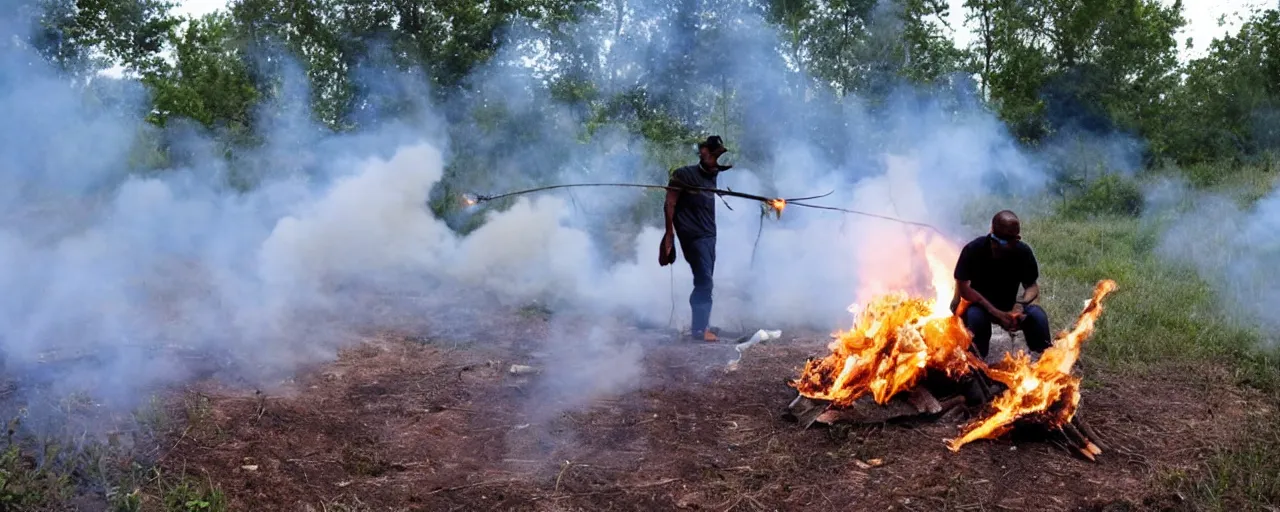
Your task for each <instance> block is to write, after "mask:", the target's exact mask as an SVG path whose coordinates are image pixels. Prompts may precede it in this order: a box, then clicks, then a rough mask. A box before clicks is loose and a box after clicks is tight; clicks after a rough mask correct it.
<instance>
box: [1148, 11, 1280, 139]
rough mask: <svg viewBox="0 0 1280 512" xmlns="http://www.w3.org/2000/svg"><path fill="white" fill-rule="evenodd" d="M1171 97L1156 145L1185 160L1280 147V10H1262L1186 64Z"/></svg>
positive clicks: (1156, 134)
mask: <svg viewBox="0 0 1280 512" xmlns="http://www.w3.org/2000/svg"><path fill="white" fill-rule="evenodd" d="M1185 73H1186V78H1185V81H1184V83H1183V85H1182V87H1181V88H1179V89H1177V90H1175V91H1174V93H1173V94H1172V95H1170V97H1169V101H1168V103H1169V110H1170V111H1171V112H1172V114H1173V115H1171V116H1169V119H1168V125H1167V127H1166V129H1164V130H1159V131H1157V132H1154V133H1153V134H1152V138H1153V143H1154V146H1155V147H1156V149H1158V150H1159V151H1161V152H1162V153H1165V154H1168V155H1170V156H1172V157H1174V158H1175V159H1176V160H1177V161H1178V162H1180V163H1183V164H1193V163H1204V162H1212V161H1215V160H1222V159H1240V158H1244V157H1248V156H1251V155H1255V154H1258V153H1260V152H1264V151H1267V150H1270V149H1275V148H1278V147H1280V119H1277V118H1275V117H1274V113H1275V112H1276V111H1277V109H1280V11H1277V10H1275V9H1271V10H1267V11H1261V12H1257V13H1255V14H1254V15H1253V17H1252V18H1251V19H1249V20H1248V21H1246V22H1245V23H1244V24H1243V25H1242V26H1241V27H1240V30H1239V32H1237V33H1236V34H1235V35H1228V36H1226V37H1223V38H1221V39H1216V40H1214V41H1213V42H1212V43H1210V44H1209V48H1208V51H1207V52H1206V55H1205V56H1204V57H1202V58H1199V59H1196V60H1194V61H1191V62H1190V63H1189V64H1188V65H1187V67H1186V71H1185Z"/></svg>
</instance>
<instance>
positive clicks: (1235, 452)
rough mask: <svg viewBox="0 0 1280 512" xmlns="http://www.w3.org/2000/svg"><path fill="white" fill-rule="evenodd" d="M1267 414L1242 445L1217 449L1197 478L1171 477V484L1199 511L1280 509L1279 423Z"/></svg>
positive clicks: (1255, 424) (1183, 475)
mask: <svg viewBox="0 0 1280 512" xmlns="http://www.w3.org/2000/svg"><path fill="white" fill-rule="evenodd" d="M1277 419H1280V418H1277V417H1276V414H1275V413H1274V412H1273V413H1271V414H1268V415H1266V417H1265V418H1262V419H1260V420H1258V421H1255V422H1254V424H1253V425H1252V426H1251V427H1250V429H1249V431H1248V432H1246V433H1245V435H1244V436H1243V437H1244V441H1243V442H1242V443H1241V445H1240V446H1234V447H1227V448H1218V449H1216V450H1215V451H1214V453H1213V455H1211V456H1210V457H1209V460H1208V461H1207V462H1205V463H1204V464H1203V465H1202V468H1201V471H1200V472H1199V474H1197V475H1192V474H1188V473H1185V472H1179V473H1173V474H1171V475H1170V477H1169V479H1168V481H1169V484H1170V485H1172V486H1174V487H1175V488H1177V489H1178V490H1179V492H1180V493H1181V494H1182V495H1184V496H1185V497H1187V498H1188V499H1190V500H1191V501H1192V502H1193V503H1195V504H1196V508H1197V509H1199V510H1213V511H1226V510H1275V509H1276V507H1277V506H1280V424H1278V423H1277V421H1276V420H1277Z"/></svg>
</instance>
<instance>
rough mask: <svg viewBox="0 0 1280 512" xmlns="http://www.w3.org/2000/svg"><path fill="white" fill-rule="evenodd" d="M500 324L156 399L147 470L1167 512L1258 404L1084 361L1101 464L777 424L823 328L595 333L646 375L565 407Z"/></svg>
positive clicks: (312, 495) (453, 495) (320, 501)
mask: <svg viewBox="0 0 1280 512" xmlns="http://www.w3.org/2000/svg"><path fill="white" fill-rule="evenodd" d="M513 316H515V315H513ZM508 324H509V325H505V326H504V328H502V329H498V330H500V331H501V334H495V336H494V337H495V338H496V339H492V340H487V341H485V342H483V343H466V344H453V343H450V342H447V341H438V340H430V339H427V338H424V337H422V335H421V334H420V333H411V332H405V333H381V334H378V335H374V336H370V337H369V338H368V339H366V340H363V341H362V342H361V343H359V344H358V345H356V346H354V348H351V349H349V350H347V351H345V352H343V353H342V354H341V355H340V357H339V358H338V360H337V361H336V362H333V363H332V364H328V365H326V366H323V367H319V368H313V369H309V370H307V371H305V372H304V373H302V374H301V375H299V376H298V377H297V379H296V381H295V382H293V383H292V384H291V386H290V389H289V390H288V391H287V392H285V393H276V394H272V395H262V394H258V393H255V392H254V391H252V390H247V391H246V390H238V389H228V388H225V387H220V386H218V385H215V384H211V383H204V384H198V385H195V386H193V387H191V388H190V389H188V390H187V391H186V392H185V393H181V394H179V395H177V396H175V397H174V399H173V401H172V407H173V408H174V409H175V412H180V414H179V415H178V417H182V418H186V422H185V425H184V426H182V427H181V428H178V429H175V432H174V435H173V438H172V439H170V440H169V441H168V442H169V443H172V444H171V445H166V446H172V448H171V449H169V450H168V451H167V452H166V453H164V454H163V459H162V460H163V466H164V467H166V468H167V469H169V470H170V471H183V472H186V473H187V474H194V475H197V476H200V477H201V478H202V479H208V480H209V481H211V482H213V483H215V484H217V485H219V486H220V487H221V488H222V490H223V491H224V492H226V493H227V494H228V496H229V498H230V500H231V503H232V508H233V509H235V510H308V509H310V510H340V509H344V508H342V507H347V508H345V509H346V510H352V509H359V510H366V509H367V510H440V511H446V510H592V511H596V510H672V509H689V510H717V511H725V510H802V509H810V508H812V507H819V508H820V509H824V510H849V509H858V510H880V509H895V510H951V509H955V510H959V509H964V510H1104V509H1105V510H1137V509H1162V510H1167V509H1170V508H1179V507H1180V506H1181V505H1180V501H1179V498H1178V496H1177V495H1174V494H1170V493H1169V492H1168V491H1167V490H1166V487H1165V486H1163V485H1161V484H1162V478H1164V475H1166V474H1168V473H1169V472H1170V471H1174V470H1179V469H1182V470H1189V469H1191V468H1193V467H1194V466H1195V465H1196V463H1197V462H1198V461H1199V460H1200V459H1201V458H1202V457H1203V456H1204V455H1205V453H1206V450H1207V449H1208V447H1210V446H1213V445H1216V444H1220V443H1230V442H1233V436H1236V435H1238V434H1237V433H1238V432H1239V431H1240V430H1242V429H1240V428H1238V427H1239V426H1240V425H1243V424H1244V423H1246V421H1247V420H1248V417H1249V415H1250V414H1254V413H1255V412H1256V411H1255V409H1256V408H1257V407H1260V406H1258V405H1257V404H1260V403H1262V402H1261V401H1260V400H1259V399H1258V397H1256V396H1253V395H1252V394H1251V392H1249V391H1245V390H1241V389H1237V388H1235V387H1233V385H1232V381H1231V376H1230V375H1229V373H1228V372H1226V371H1224V370H1222V369H1220V368H1216V367H1212V366H1205V367H1196V368H1187V367H1177V368H1173V367H1170V368H1155V369H1149V370H1144V371H1143V372H1142V373H1141V374H1133V373H1130V374H1120V373H1115V372H1113V371H1108V370H1105V369H1103V368H1101V367H1099V366H1097V365H1091V364H1089V361H1088V360H1087V359H1086V360H1085V361H1084V363H1083V365H1082V368H1081V369H1082V371H1083V372H1084V374H1085V376H1086V383H1085V386H1084V399H1083V406H1082V411H1083V412H1082V414H1083V415H1085V417H1086V418H1087V419H1088V421H1089V423H1090V424H1092V426H1093V427H1095V428H1096V429H1097V430H1098V431H1099V433H1100V434H1101V435H1102V436H1103V437H1105V438H1106V440H1107V441H1108V442H1109V443H1110V445H1111V446H1110V448H1111V451H1110V452H1108V453H1105V454H1103V455H1102V456H1101V457H1100V458H1099V460H1098V462H1096V463H1095V462H1088V461H1085V460H1082V459H1080V458H1078V456H1074V455H1073V454H1072V453H1070V452H1069V451H1068V450H1066V449H1064V447H1062V446H1060V445H1058V444H1056V443H1055V442H1053V441H1051V440H1049V439H1048V438H1045V437H1043V436H1039V437H1037V436H1030V437H1028V436H1021V437H1019V436H1018V435H1016V434H1015V435H1013V436H1012V437H1010V438H1005V439H1001V440H995V441H987V440H984V441H979V442H976V443H973V444H970V445H967V446H965V447H964V448H963V449H961V450H960V452H958V453H953V452H951V451H949V450H948V449H947V448H946V446H945V445H944V440H946V439H947V438H949V437H951V436H954V435H955V434H956V433H957V427H958V426H957V424H955V423H950V424H945V423H932V424H911V423H901V424H884V425H877V426H871V427H841V426H837V427H816V426H815V427H814V428H811V429H808V430H804V429H801V428H799V427H798V426H797V425H795V424H793V423H789V422H787V421H785V420H783V419H782V414H781V413H782V410H783V407H784V406H785V405H786V404H787V402H789V401H790V399H791V398H793V397H794V391H793V390H792V389H791V388H789V387H787V386H786V385H785V381H786V380H787V379H789V378H791V377H793V376H794V375H795V374H796V372H797V371H798V369H799V368H800V367H801V366H802V365H803V363H804V360H805V358H806V357H809V356H812V355H820V354H824V353H825V352H826V348H825V345H826V343H827V342H828V341H829V339H828V337H827V336H826V334H825V333H794V332H792V333H788V332H784V338H783V339H782V340H777V341H771V342H768V343H765V344H761V345H757V346H755V347H752V348H751V349H750V350H748V351H747V352H746V353H745V354H744V356H743V359H742V361H741V362H740V364H739V365H738V367H737V369H736V370H732V371H730V370H728V369H727V367H726V363H728V362H729V361H730V360H732V359H734V358H735V357H736V355H737V353H736V352H735V351H734V350H733V349H732V347H731V346H730V345H729V344H727V343H724V344H719V345H715V344H705V343H694V342H690V341H684V340H680V339H677V338H675V337H674V336H672V335H671V334H670V333H666V332H663V331H659V330H642V329H638V328H634V327H626V326H620V325H617V326H615V325H610V326H604V327H605V328H607V329H609V330H610V334H611V335H612V336H613V337H614V338H615V339H618V340H625V341H626V342H627V343H631V344H634V345H635V346H637V347H640V348H641V349H642V354H643V356H642V357H641V359H640V360H641V361H642V362H643V372H640V373H639V375H638V377H637V378H636V379H635V380H636V382H635V385H633V386H630V387H627V388H621V389H618V390H617V391H616V392H612V393H610V392H607V391H609V390H604V391H605V392H604V393H603V394H599V395H596V396H592V394H591V392H592V391H601V390H592V389H581V390H580V391H581V392H582V393H581V395H583V396H592V398H591V399H590V400H588V401H585V402H582V403H577V402H574V401H573V397H575V396H578V395H576V394H575V393H572V392H570V393H564V392H559V393H547V392H546V390H548V389H557V388H554V387H548V386H549V384H551V383H555V382H559V381H558V380H557V378H558V377H559V375H558V374H557V373H558V372H555V371H549V369H550V368H554V367H556V364H555V359H556V358H557V356H556V355H554V354H551V355H548V354H546V353H540V352H539V351H541V350H544V347H541V346H539V344H537V343H532V342H530V341H529V340H530V339H538V338H540V337H543V336H550V335H553V333H551V331H550V329H549V327H548V324H547V322H546V320H545V319H540V318H521V319H517V320H510V321H508ZM1085 350H1086V352H1087V350H1088V347H1087V346H1086V349H1085ZM513 364H522V365H524V364H527V365H531V366H534V367H535V368H537V369H540V370H541V371H540V372H534V373H512V372H511V371H510V370H511V365H513ZM600 370H601V371H604V372H608V371H611V370H613V369H611V368H608V365H607V364H605V365H604V367H603V368H600ZM619 371H620V370H619ZM561 391H563V390H561ZM570 391H573V390H570ZM548 396H550V397H552V398H550V399H549V398H547V397H548Z"/></svg>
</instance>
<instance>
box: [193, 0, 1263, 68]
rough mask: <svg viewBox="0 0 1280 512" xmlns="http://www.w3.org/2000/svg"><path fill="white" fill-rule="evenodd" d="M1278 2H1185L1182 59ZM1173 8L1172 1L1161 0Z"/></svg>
mask: <svg viewBox="0 0 1280 512" xmlns="http://www.w3.org/2000/svg"><path fill="white" fill-rule="evenodd" d="M948 1H949V2H950V3H951V19H950V20H949V22H950V23H951V26H952V28H955V29H956V41H957V43H956V44H957V45H959V46H961V47H963V46H965V45H967V44H968V43H969V41H971V40H972V38H973V34H972V32H970V31H969V30H967V29H966V28H965V27H964V7H963V6H964V0H948ZM1276 1H1277V0H1269V1H1262V0H1185V1H1184V2H1183V16H1184V17H1186V18H1187V26H1186V27H1184V28H1183V30H1182V33H1181V34H1180V35H1179V37H1178V45H1179V51H1180V53H1181V57H1182V59H1184V60H1186V59H1191V58H1195V57H1198V56H1200V55H1202V52H1203V51H1204V49H1205V48H1206V47H1207V46H1208V44H1209V41H1212V40H1213V38H1214V37H1217V36H1220V35H1222V34H1224V33H1227V32H1228V31H1234V29H1235V28H1236V27H1239V25H1240V22H1239V19H1238V16H1247V15H1248V14H1249V11H1250V8H1251V7H1262V6H1264V5H1269V4H1271V3H1273V2H1276ZM1160 2H1161V3H1162V4H1165V5H1170V4H1172V3H1173V0H1160ZM226 5H227V0H180V1H179V6H178V9H177V10H178V12H179V13H180V14H186V15H190V16H200V15H203V14H207V13H210V12H213V11H215V10H217V9H219V8H222V7H224V6H226ZM1222 16H1226V17H1227V19H1226V24H1225V25H1223V26H1219V25H1218V19H1219V18H1220V17H1222ZM1188 37H1191V38H1192V39H1193V40H1194V48H1193V49H1191V50H1187V49H1186V48H1185V44H1186V40H1187V38H1188Z"/></svg>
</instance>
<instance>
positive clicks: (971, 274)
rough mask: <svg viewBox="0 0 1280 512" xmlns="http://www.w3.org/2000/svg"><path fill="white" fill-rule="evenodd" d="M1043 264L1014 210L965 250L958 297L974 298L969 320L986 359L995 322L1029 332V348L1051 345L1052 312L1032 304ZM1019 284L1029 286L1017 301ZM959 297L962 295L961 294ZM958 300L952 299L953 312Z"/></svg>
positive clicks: (959, 266)
mask: <svg viewBox="0 0 1280 512" xmlns="http://www.w3.org/2000/svg"><path fill="white" fill-rule="evenodd" d="M1039 277H1040V268H1039V264H1038V263H1037V262H1036V257H1035V254H1034V253H1032V251H1031V247H1030V246H1028V245H1027V244H1025V243H1023V242H1022V236H1021V226H1020V224H1019V222H1018V217H1017V216H1016V215H1014V213H1013V212H1011V211H1009V210H1004V211H1001V212H1000V213H997V214H996V215H995V217H994V218H992V219H991V232H990V233H987V234H986V235H983V236H980V237H978V238H975V239H974V240H973V241H971V242H969V243H968V244H967V245H965V246H964V249H962V250H961V251H960V258H959V260H958V261H957V262H956V268H955V278H956V289H957V291H958V295H959V297H963V298H964V299H965V300H966V301H969V307H968V308H967V309H966V310H965V312H964V324H965V327H966V328H968V330H969V332H970V333H972V334H973V345H974V347H975V348H977V349H978V353H979V354H980V355H981V356H982V357H983V358H984V359H985V358H986V357H987V351H988V350H989V349H990V346H991V324H993V323H994V324H997V325H999V326H1000V327H1002V328H1004V330H1006V331H1008V332H1009V333H1010V334H1013V333H1015V332H1017V331H1023V332H1024V333H1025V334H1026V339H1027V348H1029V349H1030V350H1031V351H1032V352H1034V353H1036V354H1039V353H1041V352H1043V351H1044V349H1046V348H1049V344H1050V342H1049V316H1048V315H1047V314H1045V312H1044V310H1043V309H1041V308H1040V306H1038V305H1035V304H1032V303H1033V302H1035V300H1036V298H1037V297H1039V296H1040V286H1039V285H1038V284H1037V283H1036V279H1038V278H1039ZM1018 285H1022V287H1023V288H1024V289H1025V290H1026V291H1025V292H1024V293H1023V296H1022V300H1018ZM957 299H958V298H957ZM958 303H959V300H956V301H953V303H952V305H951V308H952V311H953V312H954V311H955V309H956V306H957V305H958Z"/></svg>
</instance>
